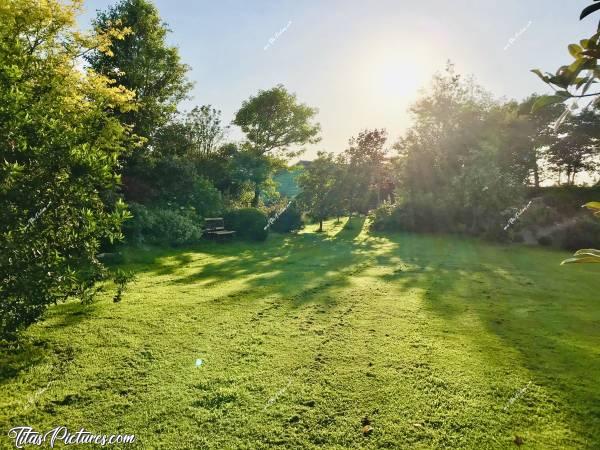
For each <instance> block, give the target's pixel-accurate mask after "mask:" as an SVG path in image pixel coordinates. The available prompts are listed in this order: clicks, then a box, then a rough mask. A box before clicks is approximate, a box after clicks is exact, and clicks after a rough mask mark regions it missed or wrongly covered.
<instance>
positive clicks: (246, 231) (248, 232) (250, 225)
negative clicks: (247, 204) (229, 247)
mask: <svg viewBox="0 0 600 450" xmlns="http://www.w3.org/2000/svg"><path fill="white" fill-rule="evenodd" d="M223 219H224V221H225V228H227V229H228V230H234V231H236V232H237V236H239V237H240V238H242V239H249V240H253V241H264V240H265V239H267V236H268V234H269V231H268V230H265V229H264V228H265V226H266V225H267V215H266V214H265V213H264V212H262V211H260V210H258V209H256V208H242V209H236V210H232V211H228V212H226V213H225V214H224V215H223Z"/></svg>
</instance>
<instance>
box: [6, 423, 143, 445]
mask: <svg viewBox="0 0 600 450" xmlns="http://www.w3.org/2000/svg"><path fill="white" fill-rule="evenodd" d="M8 437H9V438H10V439H12V440H14V444H15V447H16V448H25V446H26V445H37V446H42V445H44V444H47V445H49V446H50V448H54V446H55V445H56V444H57V443H59V442H61V443H62V444H63V445H80V444H96V445H100V446H103V447H104V446H109V445H122V444H133V443H134V442H135V435H133V434H111V435H105V434H93V433H91V432H89V431H86V430H85V429H84V428H82V429H81V430H79V431H76V432H75V433H71V432H69V430H68V429H67V427H64V426H62V427H56V428H53V429H52V430H50V431H47V432H45V433H40V432H38V431H35V430H34V429H33V428H31V427H15V428H12V429H11V430H10V431H9V432H8Z"/></svg>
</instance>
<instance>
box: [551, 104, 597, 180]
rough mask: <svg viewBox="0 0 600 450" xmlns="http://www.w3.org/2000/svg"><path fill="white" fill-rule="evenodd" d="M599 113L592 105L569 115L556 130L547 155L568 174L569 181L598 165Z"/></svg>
mask: <svg viewBox="0 0 600 450" xmlns="http://www.w3.org/2000/svg"><path fill="white" fill-rule="evenodd" d="M597 123H598V114H597V113H596V112H595V111H594V110H591V109H588V110H584V111H582V112H581V113H580V114H578V115H576V116H570V117H569V118H567V119H566V120H565V121H564V122H563V124H562V125H561V127H560V132H555V133H554V135H553V137H554V139H553V142H552V143H551V145H550V146H549V148H548V151H547V158H548V161H549V163H550V164H551V165H552V168H553V169H554V170H555V171H556V172H558V174H559V178H558V181H559V183H560V180H561V175H562V174H563V173H564V174H565V175H566V176H567V182H566V184H568V185H571V186H572V185H574V184H575V176H576V175H577V174H578V173H580V172H583V171H593V170H595V169H596V167H597V161H596V156H597V155H598V137H597V136H598V132H599V131H600V130H598V127H597V125H596V124H597Z"/></svg>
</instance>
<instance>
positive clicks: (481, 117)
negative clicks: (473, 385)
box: [395, 65, 527, 234]
mask: <svg viewBox="0 0 600 450" xmlns="http://www.w3.org/2000/svg"><path fill="white" fill-rule="evenodd" d="M507 109H508V111H507ZM411 112H412V114H413V117H414V125H413V126H412V127H411V128H410V129H409V130H408V131H407V133H406V134H405V136H404V137H403V138H402V139H401V140H400V141H399V142H398V143H397V144H396V145H395V148H396V150H397V151H398V154H399V157H398V160H397V162H396V164H397V165H398V166H399V167H400V168H401V170H402V173H401V175H400V181H401V185H400V190H401V193H402V197H403V198H402V202H401V204H400V206H399V207H400V208H404V209H405V210H406V211H408V213H407V214H408V215H409V216H410V217H414V218H415V219H414V221H413V222H414V223H413V224H412V225H411V228H413V229H419V228H423V229H431V230H438V231H468V232H471V233H474V234H481V233H483V232H485V231H487V230H498V229H500V224H499V223H498V222H499V221H501V220H502V217H501V216H500V214H499V211H502V210H504V209H507V208H509V207H510V206H513V205H514V204H515V202H519V198H520V197H521V194H520V191H521V189H522V187H523V186H524V185H525V182H526V178H527V170H515V169H516V165H515V164H514V160H515V158H514V157H513V156H512V155H507V153H506V150H510V149H511V146H512V147H514V146H515V143H510V142H509V141H508V140H507V138H506V133H505V131H506V130H507V120H508V119H507V114H508V112H510V108H507V106H506V105H504V104H501V103H498V102H495V101H493V100H492V98H491V96H490V95H489V94H488V93H487V92H485V91H484V90H483V89H482V88H481V87H479V86H478V85H477V84H475V82H474V81H473V80H471V79H464V78H463V77H461V76H460V75H458V74H456V73H455V71H454V68H453V66H452V65H449V66H448V67H447V68H446V71H445V72H444V73H442V74H438V75H436V76H435V77H434V79H433V83H432V86H431V88H430V90H429V91H428V92H427V93H425V94H424V95H423V96H422V97H421V98H420V99H418V100H417V102H416V103H415V104H414V105H413V107H412V108H411ZM507 144H510V145H507ZM403 205H404V206H403Z"/></svg>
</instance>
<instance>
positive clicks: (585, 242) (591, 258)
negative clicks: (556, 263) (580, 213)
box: [562, 202, 600, 264]
mask: <svg viewBox="0 0 600 450" xmlns="http://www.w3.org/2000/svg"><path fill="white" fill-rule="evenodd" d="M583 206H584V208H587V209H589V210H590V211H592V212H593V214H594V216H597V217H600V202H590V203H586V204H585V205H583ZM576 226H577V228H576V229H569V230H565V235H564V239H565V241H566V246H567V247H568V248H571V249H576V248H579V247H588V246H590V244H591V245H596V244H598V242H600V223H598V222H591V221H585V222H583V223H578V224H577V225H576ZM573 263H600V250H594V249H590V248H586V249H584V250H578V251H577V252H576V253H575V255H573V258H569V259H566V260H564V261H563V262H562V264H573Z"/></svg>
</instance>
